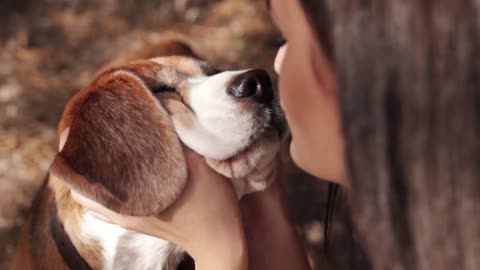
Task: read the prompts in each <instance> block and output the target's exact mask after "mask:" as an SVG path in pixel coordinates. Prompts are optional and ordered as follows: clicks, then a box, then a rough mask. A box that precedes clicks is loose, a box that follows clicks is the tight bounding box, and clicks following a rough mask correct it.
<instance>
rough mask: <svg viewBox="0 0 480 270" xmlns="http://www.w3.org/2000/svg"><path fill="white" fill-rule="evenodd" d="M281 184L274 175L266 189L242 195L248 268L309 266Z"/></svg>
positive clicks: (303, 269)
mask: <svg viewBox="0 0 480 270" xmlns="http://www.w3.org/2000/svg"><path fill="white" fill-rule="evenodd" d="M283 184H284V183H283V182H282V179H277V180H276V182H275V183H273V184H272V186H271V187H269V188H268V189H267V190H265V191H262V192H259V193H254V194H250V195H247V196H245V197H244V198H243V199H242V202H241V209H242V216H243V223H244V228H245V233H246V238H247V244H248V252H249V255H248V256H249V269H252V270H256V269H262V270H270V269H275V270H284V269H285V270H287V269H295V270H308V269H310V266H309V263H308V259H307V256H306V252H305V250H304V247H303V244H302V242H301V240H300V238H299V236H298V233H297V231H296V228H295V225H294V223H293V222H292V220H291V217H290V213H289V210H288V203H287V198H286V192H285V189H284V187H283ZM273 258H274V259H273Z"/></svg>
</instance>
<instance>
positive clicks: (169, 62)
mask: <svg viewBox="0 0 480 270" xmlns="http://www.w3.org/2000/svg"><path fill="white" fill-rule="evenodd" d="M151 60H152V61H153V62H155V63H158V64H160V65H162V66H165V67H169V68H172V69H174V70H175V71H176V72H179V73H182V74H183V75H186V76H189V77H196V76H204V75H205V70H204V69H205V67H207V66H208V64H207V63H205V62H203V61H200V60H198V59H195V58H191V57H185V56H169V57H157V58H153V59H151Z"/></svg>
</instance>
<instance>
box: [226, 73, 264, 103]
mask: <svg viewBox="0 0 480 270" xmlns="http://www.w3.org/2000/svg"><path fill="white" fill-rule="evenodd" d="M228 93H229V94H230V95H232V96H234V97H236V98H253V99H255V100H257V101H259V102H270V101H272V100H273V89H272V81H271V80H270V77H269V76H268V73H267V72H266V71H265V70H261V69H252V70H249V71H247V72H245V73H243V74H240V75H239V76H238V77H237V78H235V80H234V81H233V82H232V84H231V86H230V88H229V89H228Z"/></svg>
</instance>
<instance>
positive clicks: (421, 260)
mask: <svg viewBox="0 0 480 270" xmlns="http://www.w3.org/2000/svg"><path fill="white" fill-rule="evenodd" d="M300 2H301V3H302V5H303V6H304V10H305V12H306V14H307V17H308V18H309V20H310V22H311V25H312V27H313V29H314V30H315V32H316V33H317V34H318V38H319V42H320V45H321V47H322V48H323V49H324V50H326V51H327V53H328V54H329V56H330V59H331V61H332V64H333V66H334V68H335V70H336V75H337V80H338V85H339V89H338V97H339V102H340V104H341V106H340V107H341V113H342V121H343V133H344V136H345V140H346V153H347V154H346V156H347V159H348V160H347V163H348V168H349V175H350V176H351V183H352V190H353V191H352V194H350V201H349V203H350V212H351V216H352V221H353V224H354V228H355V230H356V232H357V233H358V236H359V238H360V242H361V244H362V245H363V248H364V249H365V251H366V253H367V255H368V258H369V260H370V263H371V265H372V267H373V268H374V269H426V270H427V269H428V270H431V269H435V270H442V269H449V270H450V269H471V270H474V269H480V16H479V15H480V3H478V1H474V0H435V1H431V0H388V1H386V0H356V1H352V0H325V1H322V0H300ZM336 252H338V251H336ZM340 252H341V251H340ZM350 267H351V269H358V268H355V265H351V266H350Z"/></svg>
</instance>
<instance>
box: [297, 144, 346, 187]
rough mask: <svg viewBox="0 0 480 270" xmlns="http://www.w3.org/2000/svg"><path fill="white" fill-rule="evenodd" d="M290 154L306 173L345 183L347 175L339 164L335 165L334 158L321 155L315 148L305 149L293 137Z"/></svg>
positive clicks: (329, 180)
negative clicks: (329, 158)
mask: <svg viewBox="0 0 480 270" xmlns="http://www.w3.org/2000/svg"><path fill="white" fill-rule="evenodd" d="M290 155H291V157H292V160H293V162H294V163H295V164H296V165H297V166H298V167H299V168H300V169H302V170H304V171H305V172H306V173H309V174H311V175H313V176H315V177H317V178H319V179H320V180H324V181H328V182H333V183H336V184H341V185H344V184H345V180H344V178H345V177H344V174H343V172H342V170H341V169H339V166H335V165H336V164H335V162H334V161H333V160H327V159H326V158H325V157H321V156H319V155H321V153H317V152H316V151H315V149H312V148H308V149H305V148H304V147H302V145H298V143H297V142H296V140H295V139H292V142H291V143H290ZM327 158H328V157H327Z"/></svg>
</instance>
